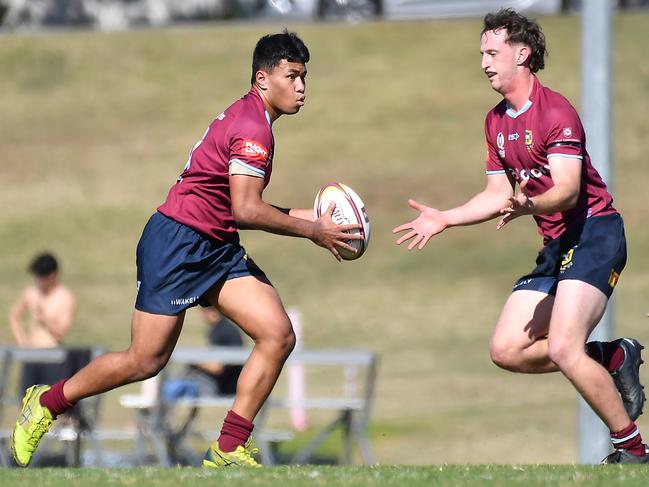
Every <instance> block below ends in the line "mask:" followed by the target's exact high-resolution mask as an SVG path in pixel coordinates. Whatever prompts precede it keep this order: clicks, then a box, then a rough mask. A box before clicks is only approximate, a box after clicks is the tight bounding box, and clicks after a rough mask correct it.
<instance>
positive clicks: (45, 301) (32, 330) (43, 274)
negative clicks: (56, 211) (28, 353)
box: [9, 253, 76, 386]
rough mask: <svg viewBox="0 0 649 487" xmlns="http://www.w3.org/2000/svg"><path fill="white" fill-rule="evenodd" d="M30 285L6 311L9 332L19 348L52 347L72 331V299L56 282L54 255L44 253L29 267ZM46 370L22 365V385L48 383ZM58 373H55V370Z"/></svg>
mask: <svg viewBox="0 0 649 487" xmlns="http://www.w3.org/2000/svg"><path fill="white" fill-rule="evenodd" d="M29 272H30V273H31V274H32V276H33V277H34V282H33V284H30V285H28V286H27V287H25V289H24V290H23V292H22V293H21V295H20V297H19V298H18V300H17V301H16V302H15V303H14V305H13V306H12V307H11V311H10V312H9V324H10V326H11V332H12V333H13V336H14V338H15V340H16V343H17V344H18V346H20V347H29V348H51V347H57V346H59V345H61V344H62V342H63V339H64V338H65V336H66V335H67V334H68V332H69V331H70V328H72V322H73V319H74V314H75V310H76V300H75V297H74V295H73V293H72V291H70V290H69V289H68V288H67V287H65V286H63V285H62V284H61V283H60V282H59V266H58V263H57V261H56V259H55V258H54V256H53V255H51V254H49V253H43V254H40V255H38V256H36V258H35V259H34V260H33V261H32V263H31V264H30V265H29ZM48 369H49V370H50V371H51V372H53V373H54V372H55V370H52V369H57V368H56V367H51V366H50V367H47V366H45V367H43V365H42V364H36V363H34V364H25V368H24V370H23V379H22V383H23V384H27V386H29V385H32V384H43V383H44V384H49V383H50V382H51V381H50V380H48V379H49V376H47V374H48ZM56 373H58V370H56Z"/></svg>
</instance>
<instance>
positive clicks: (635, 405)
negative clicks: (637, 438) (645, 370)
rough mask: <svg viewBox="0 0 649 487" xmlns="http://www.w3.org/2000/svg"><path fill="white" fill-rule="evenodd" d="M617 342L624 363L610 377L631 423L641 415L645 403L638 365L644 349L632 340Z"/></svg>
mask: <svg viewBox="0 0 649 487" xmlns="http://www.w3.org/2000/svg"><path fill="white" fill-rule="evenodd" d="M617 342H618V345H619V346H620V347H621V348H622V350H624V361H623V362H622V365H620V366H619V367H618V368H617V369H615V370H613V371H612V372H611V376H612V377H613V381H614V382H615V387H617V390H618V391H619V392H620V396H621V397H622V402H623V403H624V409H626V412H627V414H628V415H629V417H630V418H631V421H635V420H636V419H637V418H638V416H640V415H641V414H642V408H643V406H644V402H645V393H644V386H643V385H642V384H640V365H642V363H643V362H644V361H643V360H642V356H641V353H642V349H644V347H643V346H642V345H640V343H639V342H638V341H637V340H634V339H633V338H620V339H619V340H617Z"/></svg>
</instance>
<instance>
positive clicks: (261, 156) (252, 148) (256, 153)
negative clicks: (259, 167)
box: [241, 139, 269, 161]
mask: <svg viewBox="0 0 649 487" xmlns="http://www.w3.org/2000/svg"><path fill="white" fill-rule="evenodd" d="M241 151H242V153H243V154H244V155H246V156H248V157H250V158H251V159H257V160H259V161H267V160H268V154H269V151H268V149H266V148H265V147H264V146H263V145H261V144H260V143H259V142H257V141H256V140H251V139H244V141H243V147H242V149H241Z"/></svg>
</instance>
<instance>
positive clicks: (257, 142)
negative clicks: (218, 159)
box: [228, 123, 273, 178]
mask: <svg viewBox="0 0 649 487" xmlns="http://www.w3.org/2000/svg"><path fill="white" fill-rule="evenodd" d="M272 145H273V137H272V134H271V132H270V126H269V125H266V126H263V125H262V124H252V123H250V124H245V125H242V126H240V127H238V128H237V129H235V130H233V132H232V134H231V135H230V139H229V155H228V166H229V173H230V175H233V174H243V175H246V176H253V177H258V178H264V177H266V172H267V170H268V166H269V165H270V161H271V153H272Z"/></svg>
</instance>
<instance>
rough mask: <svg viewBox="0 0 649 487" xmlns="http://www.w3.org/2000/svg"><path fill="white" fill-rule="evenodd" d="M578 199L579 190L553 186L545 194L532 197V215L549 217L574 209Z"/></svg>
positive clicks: (568, 186)
mask: <svg viewBox="0 0 649 487" xmlns="http://www.w3.org/2000/svg"><path fill="white" fill-rule="evenodd" d="M578 199H579V188H574V187H573V186H571V185H568V184H555V185H554V186H553V187H551V188H550V189H549V190H547V191H546V192H545V193H542V194H540V195H537V196H532V197H531V198H530V201H531V202H532V211H531V213H532V214H533V215H550V214H552V213H557V212H559V211H566V210H570V209H571V208H574V207H575V205H576V204H577V200H578Z"/></svg>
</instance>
